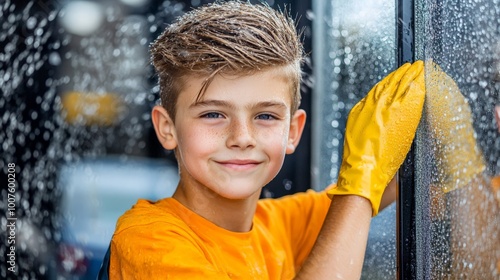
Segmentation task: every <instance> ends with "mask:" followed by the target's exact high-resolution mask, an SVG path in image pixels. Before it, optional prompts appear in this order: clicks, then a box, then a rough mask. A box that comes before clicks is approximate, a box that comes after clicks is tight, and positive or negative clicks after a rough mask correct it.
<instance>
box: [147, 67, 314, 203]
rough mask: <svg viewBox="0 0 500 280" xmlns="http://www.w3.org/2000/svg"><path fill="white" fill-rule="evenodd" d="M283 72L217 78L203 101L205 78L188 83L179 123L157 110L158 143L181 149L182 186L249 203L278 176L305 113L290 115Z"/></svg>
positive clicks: (179, 108)
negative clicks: (199, 95)
mask: <svg viewBox="0 0 500 280" xmlns="http://www.w3.org/2000/svg"><path fill="white" fill-rule="evenodd" d="M279 69H280V68H277V69H272V70H268V71H264V72H259V73H257V74H254V75H251V76H244V77H228V76H221V75H217V76H216V77H215V78H214V80H213V81H212V83H211V84H210V85H209V86H208V88H207V90H206V92H205V94H204V96H203V98H202V99H201V100H199V102H196V98H197V96H198V92H199V90H200V88H201V85H202V82H203V79H201V78H198V79H197V78H192V79H189V80H188V82H187V83H186V87H185V88H184V90H183V91H181V93H180V95H179V98H178V100H177V112H176V116H175V124H173V123H172V122H171V120H170V118H168V115H166V112H165V111H164V110H163V108H162V107H156V108H155V109H153V121H154V123H155V129H156V131H157V135H158V137H159V139H160V142H162V144H163V146H164V147H165V148H167V149H173V148H176V149H177V160H178V163H179V168H180V176H181V183H180V185H184V186H188V187H190V188H192V187H194V188H202V189H203V188H208V189H210V190H211V191H213V192H214V193H216V194H217V195H220V196H222V197H224V198H228V199H245V198H249V197H250V196H252V195H255V194H257V193H260V190H261V188H262V187H263V186H264V185H265V184H267V183H268V182H269V181H271V180H272V179H273V178H274V177H275V176H276V174H277V173H278V172H279V170H280V168H281V166H282V164H283V160H284V157H285V154H286V153H292V152H293V151H294V149H295V147H296V145H297V144H298V142H299V140H300V136H301V133H302V129H303V127H304V123H305V112H304V111H303V110H298V111H297V112H296V113H295V114H294V116H292V117H291V116H290V107H291V100H292V97H291V93H290V88H291V87H290V84H289V81H288V79H286V77H285V75H284V74H283V72H282V71H281V72H280V71H279ZM155 110H156V112H155ZM155 115H156V116H155ZM162 116H163V117H162ZM162 124H163V125H162Z"/></svg>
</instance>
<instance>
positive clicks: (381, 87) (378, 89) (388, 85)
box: [367, 63, 411, 102]
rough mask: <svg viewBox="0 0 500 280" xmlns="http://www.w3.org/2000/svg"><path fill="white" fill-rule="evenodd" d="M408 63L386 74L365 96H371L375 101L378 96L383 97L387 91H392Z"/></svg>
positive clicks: (406, 68)
mask: <svg viewBox="0 0 500 280" xmlns="http://www.w3.org/2000/svg"><path fill="white" fill-rule="evenodd" d="M410 66H411V64H410V63H405V64H403V65H401V66H400V67H399V68H398V69H396V70H394V71H393V72H391V73H390V74H389V75H387V76H386V77H385V78H384V79H382V81H380V82H379V83H378V84H377V85H375V87H374V88H373V89H372V90H371V91H370V92H369V93H368V95H367V96H371V99H372V101H373V102H377V100H379V99H380V98H382V97H384V96H385V95H386V94H387V93H390V92H392V91H393V89H394V88H395V87H396V86H397V85H398V84H399V80H400V79H401V77H402V76H403V75H404V74H405V73H406V71H408V69H409V68H410Z"/></svg>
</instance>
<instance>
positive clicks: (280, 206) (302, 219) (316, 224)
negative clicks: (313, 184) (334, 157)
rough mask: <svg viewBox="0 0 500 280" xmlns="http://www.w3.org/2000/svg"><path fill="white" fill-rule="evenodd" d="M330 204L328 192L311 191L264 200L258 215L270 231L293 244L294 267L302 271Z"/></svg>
mask: <svg viewBox="0 0 500 280" xmlns="http://www.w3.org/2000/svg"><path fill="white" fill-rule="evenodd" d="M333 186H334V185H331V186H329V187H328V188H327V189H329V188H331V187H333ZM330 202H331V199H330V198H328V196H327V194H326V190H324V191H321V192H316V191H314V190H308V191H306V192H302V193H296V194H293V195H288V196H284V197H282V198H278V199H264V200H262V201H261V202H260V206H259V207H258V209H257V211H258V213H257V214H258V216H259V217H260V218H261V219H262V220H263V223H264V224H267V226H268V227H269V228H270V229H271V231H273V230H274V231H277V232H281V234H282V235H284V236H283V240H286V241H287V242H289V243H290V246H291V250H292V253H293V255H294V261H295V266H296V267H297V268H299V267H301V266H302V263H303V262H304V260H305V259H306V258H307V256H308V255H309V253H310V252H311V249H312V247H313V245H314V243H315V242H316V239H317V237H318V234H319V231H320V230H321V227H322V226H323V221H324V220H325V217H326V213H327V212H328V208H329V207H330ZM279 227H283V230H280V229H279ZM285 246H286V245H285Z"/></svg>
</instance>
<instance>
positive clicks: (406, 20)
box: [396, 0, 417, 280]
mask: <svg viewBox="0 0 500 280" xmlns="http://www.w3.org/2000/svg"><path fill="white" fill-rule="evenodd" d="M414 15H415V14H414V0H396V17H397V18H396V43H397V50H398V52H397V62H398V67H399V66H401V65H402V64H404V63H406V62H413V61H414V59H415V55H414V54H415V45H414V41H415V37H414V31H415V24H414ZM414 165H415V143H413V144H412V147H411V149H410V152H409V153H408V155H407V157H406V159H405V161H404V162H403V165H402V167H401V168H400V169H399V172H398V192H397V194H398V195H397V196H398V197H397V206H396V209H397V210H396V212H397V214H396V215H397V216H396V224H397V233H396V235H397V240H396V242H397V244H396V246H397V260H396V261H397V272H396V273H397V279H400V280H411V279H416V269H417V268H416V234H415V229H416V228H415V171H414Z"/></svg>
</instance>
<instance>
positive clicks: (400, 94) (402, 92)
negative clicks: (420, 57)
mask: <svg viewBox="0 0 500 280" xmlns="http://www.w3.org/2000/svg"><path fill="white" fill-rule="evenodd" d="M422 85H424V62H423V61H416V62H415V63H413V64H412V65H411V66H410V68H409V69H408V71H406V73H405V74H404V76H403V77H402V78H401V81H400V82H399V86H398V89H397V91H396V93H395V94H394V96H393V98H392V100H389V102H393V101H395V100H400V99H401V98H404V97H405V96H406V95H407V93H409V92H411V93H415V94H422V95H425V89H422ZM412 97H414V96H412ZM422 98H423V96H422Z"/></svg>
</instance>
